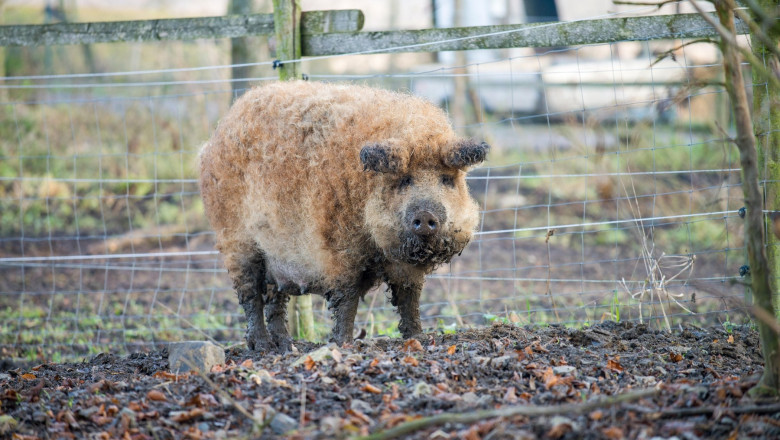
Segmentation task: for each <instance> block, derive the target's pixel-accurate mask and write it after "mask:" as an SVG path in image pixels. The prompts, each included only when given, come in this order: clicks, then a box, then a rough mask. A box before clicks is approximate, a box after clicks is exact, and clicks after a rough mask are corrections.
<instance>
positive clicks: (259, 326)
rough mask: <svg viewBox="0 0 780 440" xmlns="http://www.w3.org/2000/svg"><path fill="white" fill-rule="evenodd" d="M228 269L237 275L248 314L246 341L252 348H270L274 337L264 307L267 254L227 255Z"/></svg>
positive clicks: (235, 282)
mask: <svg viewBox="0 0 780 440" xmlns="http://www.w3.org/2000/svg"><path fill="white" fill-rule="evenodd" d="M225 264H226V266H227V268H228V273H229V274H230V277H231V278H232V279H233V288H234V289H235V290H236V293H237V294H238V302H239V303H240V304H241V307H242V308H243V309H244V314H245V315H246V321H247V330H246V343H247V346H248V347H249V349H250V350H268V349H269V348H270V347H269V344H270V339H269V338H268V331H267V330H266V328H265V320H264V319H263V308H264V307H265V301H264V298H263V297H264V296H265V293H266V289H267V286H266V282H265V258H264V257H263V254H262V253H260V252H257V251H254V253H251V254H249V256H247V255H245V254H238V255H237V254H231V255H226V256H225Z"/></svg>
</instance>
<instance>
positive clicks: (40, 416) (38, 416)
mask: <svg viewBox="0 0 780 440" xmlns="http://www.w3.org/2000/svg"><path fill="white" fill-rule="evenodd" d="M32 418H33V421H34V422H35V423H40V424H42V425H46V424H47V422H48V421H49V416H47V415H46V413H45V412H43V411H35V412H34V413H33V415H32Z"/></svg>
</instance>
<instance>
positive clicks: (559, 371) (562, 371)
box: [553, 365, 577, 376]
mask: <svg viewBox="0 0 780 440" xmlns="http://www.w3.org/2000/svg"><path fill="white" fill-rule="evenodd" d="M553 373H555V374H556V375H558V376H576V375H577V368H575V367H572V366H571V365H559V366H557V367H553Z"/></svg>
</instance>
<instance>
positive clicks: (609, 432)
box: [601, 426, 625, 440]
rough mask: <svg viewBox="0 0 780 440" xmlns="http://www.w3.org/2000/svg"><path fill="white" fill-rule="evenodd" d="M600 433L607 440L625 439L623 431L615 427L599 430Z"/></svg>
mask: <svg viewBox="0 0 780 440" xmlns="http://www.w3.org/2000/svg"><path fill="white" fill-rule="evenodd" d="M601 433H602V434H604V437H605V438H608V439H609V440H623V438H625V434H623V430H622V429H620V428H618V427H617V426H610V427H608V428H604V429H602V430H601Z"/></svg>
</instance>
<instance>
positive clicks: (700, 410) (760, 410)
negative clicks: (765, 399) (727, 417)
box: [646, 403, 780, 419]
mask: <svg viewBox="0 0 780 440" xmlns="http://www.w3.org/2000/svg"><path fill="white" fill-rule="evenodd" d="M717 411H726V412H730V413H733V414H777V413H778V412H780V404H778V403H776V404H774V405H754V406H743V407H727V408H718V407H712V406H704V407H697V408H674V409H668V410H664V411H661V412H652V411H651V412H647V413H646V414H648V415H649V416H650V417H651V418H675V419H676V418H679V417H690V416H702V415H712V414H714V413H716V412H717Z"/></svg>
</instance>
